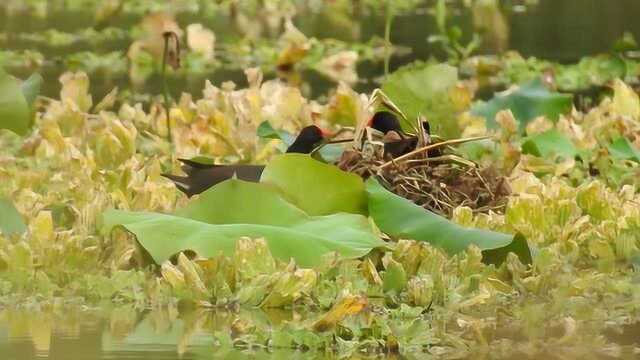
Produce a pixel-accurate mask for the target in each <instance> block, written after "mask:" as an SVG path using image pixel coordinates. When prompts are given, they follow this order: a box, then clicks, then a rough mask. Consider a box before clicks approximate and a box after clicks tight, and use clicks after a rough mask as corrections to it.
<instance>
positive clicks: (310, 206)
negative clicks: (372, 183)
mask: <svg viewBox="0 0 640 360" xmlns="http://www.w3.org/2000/svg"><path fill="white" fill-rule="evenodd" d="M260 181H261V182H264V183H267V184H272V185H275V186H276V187H278V188H280V189H281V191H282V192H283V194H284V195H285V197H286V198H287V200H289V201H290V202H291V203H293V204H295V205H296V206H297V207H299V208H300V209H302V210H303V211H304V212H306V213H307V214H309V215H328V214H334V213H338V212H346V213H354V214H366V213H367V197H366V193H365V191H364V183H363V181H362V179H361V178H360V177H359V176H358V175H356V174H351V173H348V172H345V171H342V170H340V169H338V168H337V167H336V166H333V165H328V164H325V163H322V162H320V161H317V160H314V159H312V158H311V157H310V156H308V155H303V154H284V155H281V156H278V157H275V158H274V159H272V160H271V162H270V163H269V164H268V165H267V167H266V168H265V169H264V171H263V172H262V177H261V179H260Z"/></svg>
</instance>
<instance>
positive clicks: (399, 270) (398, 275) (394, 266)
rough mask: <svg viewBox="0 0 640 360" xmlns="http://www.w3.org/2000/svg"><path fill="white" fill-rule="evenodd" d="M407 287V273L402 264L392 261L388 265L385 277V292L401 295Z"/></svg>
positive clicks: (383, 285) (383, 286)
mask: <svg viewBox="0 0 640 360" xmlns="http://www.w3.org/2000/svg"><path fill="white" fill-rule="evenodd" d="M406 285H407V273H406V272H405V270H404V268H403V267H402V264H400V263H399V262H397V261H395V260H393V259H390V260H389V263H388V264H387V270H386V271H385V272H384V275H383V284H382V288H383V289H384V291H394V292H397V293H399V292H400V291H402V289H404V287H405V286H406Z"/></svg>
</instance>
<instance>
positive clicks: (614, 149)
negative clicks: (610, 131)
mask: <svg viewBox="0 0 640 360" xmlns="http://www.w3.org/2000/svg"><path fill="white" fill-rule="evenodd" d="M607 149H608V150H609V154H610V155H611V157H613V158H616V159H621V160H632V161H635V162H640V150H638V149H636V148H635V147H634V146H633V145H632V144H631V142H629V140H628V139H627V138H624V137H619V138H618V139H616V140H615V141H614V142H612V143H611V144H609V146H607Z"/></svg>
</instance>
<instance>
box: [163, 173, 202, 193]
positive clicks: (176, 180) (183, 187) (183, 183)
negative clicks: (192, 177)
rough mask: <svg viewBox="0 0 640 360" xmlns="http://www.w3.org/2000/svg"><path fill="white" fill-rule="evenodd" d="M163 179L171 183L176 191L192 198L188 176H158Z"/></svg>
mask: <svg viewBox="0 0 640 360" xmlns="http://www.w3.org/2000/svg"><path fill="white" fill-rule="evenodd" d="M160 175H161V176H163V177H166V178H167V179H169V180H171V181H173V184H174V185H175V186H176V187H177V188H178V190H180V191H182V192H183V193H185V194H186V195H187V196H188V197H191V196H193V195H194V194H193V192H192V191H191V185H190V184H189V177H188V176H178V175H173V174H160Z"/></svg>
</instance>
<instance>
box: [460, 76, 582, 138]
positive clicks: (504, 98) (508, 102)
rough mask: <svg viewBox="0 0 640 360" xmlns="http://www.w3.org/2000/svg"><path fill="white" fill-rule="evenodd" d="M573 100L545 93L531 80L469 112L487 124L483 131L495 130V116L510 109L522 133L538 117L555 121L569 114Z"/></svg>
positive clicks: (556, 94) (569, 97)
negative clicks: (481, 118) (487, 129)
mask: <svg viewBox="0 0 640 360" xmlns="http://www.w3.org/2000/svg"><path fill="white" fill-rule="evenodd" d="M572 106H573V100H572V96H571V95H567V94H560V93H557V92H551V91H549V90H548V89H547V88H546V87H545V86H544V84H543V83H542V81H541V80H540V79H536V80H533V81H531V82H529V83H526V84H524V85H522V86H520V87H519V88H518V89H515V90H510V91H507V92H504V93H501V94H498V95H496V96H495V97H494V98H493V99H491V100H490V101H488V102H478V103H476V104H475V105H474V106H473V107H472V108H471V112H472V113H473V114H474V115H477V116H482V117H484V118H485V119H486V120H487V127H489V128H498V123H497V122H496V120H495V118H496V114H497V113H498V112H500V111H502V110H507V109H510V110H511V112H512V113H513V115H514V116H515V118H516V119H517V120H518V122H519V123H520V130H521V131H524V129H525V128H526V126H527V123H528V122H529V121H531V120H533V119H535V118H536V117H538V116H545V117H547V118H548V119H550V120H553V121H556V120H558V117H559V116H560V115H561V114H565V113H567V112H568V111H570V110H571V107H572Z"/></svg>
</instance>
